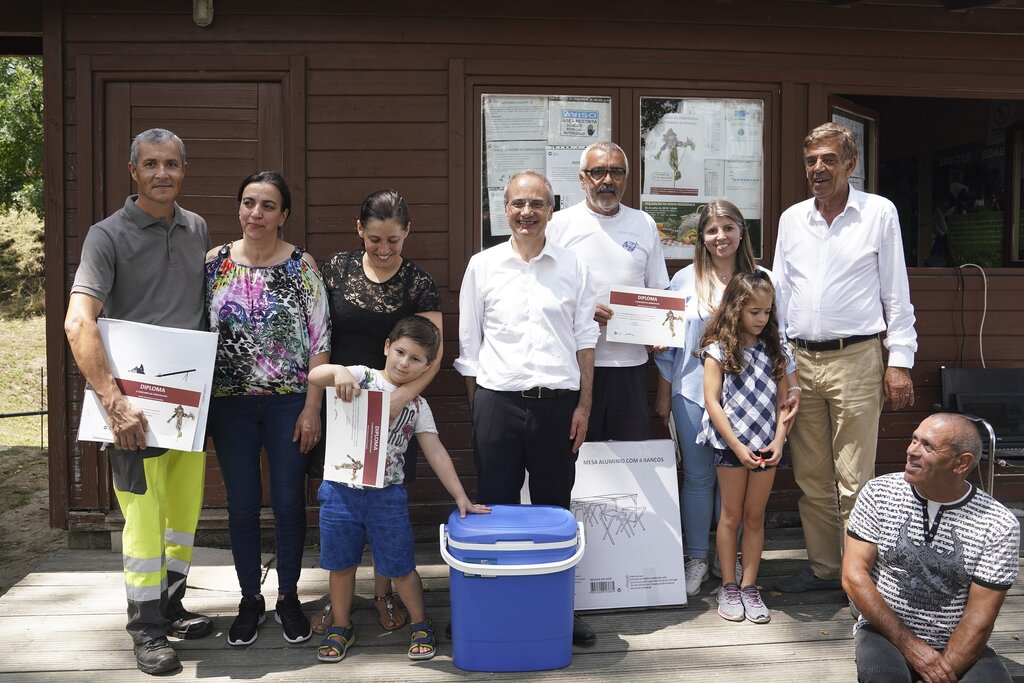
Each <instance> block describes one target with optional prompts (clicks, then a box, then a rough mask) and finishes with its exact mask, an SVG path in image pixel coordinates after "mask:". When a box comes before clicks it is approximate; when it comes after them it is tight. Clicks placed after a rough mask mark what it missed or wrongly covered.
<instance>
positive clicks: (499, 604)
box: [441, 505, 585, 671]
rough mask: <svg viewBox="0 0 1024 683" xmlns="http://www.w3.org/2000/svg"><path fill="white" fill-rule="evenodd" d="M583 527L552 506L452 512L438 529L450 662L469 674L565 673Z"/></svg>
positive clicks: (566, 511)
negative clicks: (448, 608) (447, 590)
mask: <svg viewBox="0 0 1024 683" xmlns="http://www.w3.org/2000/svg"><path fill="white" fill-rule="evenodd" d="M584 546H585V543H584V538H583V528H582V526H580V525H578V524H577V523H576V520H575V518H574V517H573V516H572V513H571V512H569V511H568V510H565V509H563V508H560V507H553V506H549V505H494V506H492V507H491V514H489V515H467V516H466V518H465V519H459V511H458V510H456V511H454V512H452V514H451V516H449V517H448V524H442V525H441V556H442V557H443V558H444V561H445V562H447V563H448V566H449V567H450V568H451V569H450V570H449V574H450V577H451V600H452V659H453V661H454V664H455V666H457V667H458V668H460V669H464V670H466V671H539V670H542V669H561V668H562V667H565V666H569V663H570V662H571V661H572V612H573V591H574V579H575V576H576V570H575V567H576V564H577V563H578V562H579V561H580V559H581V558H582V557H583V550H584Z"/></svg>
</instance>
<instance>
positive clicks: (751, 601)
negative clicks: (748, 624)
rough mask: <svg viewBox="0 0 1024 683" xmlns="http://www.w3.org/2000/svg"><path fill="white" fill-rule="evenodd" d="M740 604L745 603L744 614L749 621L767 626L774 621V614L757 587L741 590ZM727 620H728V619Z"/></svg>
mask: <svg viewBox="0 0 1024 683" xmlns="http://www.w3.org/2000/svg"><path fill="white" fill-rule="evenodd" d="M740 602H742V603H743V613H744V615H745V616H746V618H747V621H752V622H754V623H755V624H767V623H768V622H769V621H771V620H772V614H771V612H769V611H768V608H767V607H766V606H765V604H764V601H763V600H761V592H760V591H759V590H757V586H747V587H746V588H742V589H740ZM726 618H727V619H728V617H726Z"/></svg>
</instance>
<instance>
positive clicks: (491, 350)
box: [455, 171, 598, 644]
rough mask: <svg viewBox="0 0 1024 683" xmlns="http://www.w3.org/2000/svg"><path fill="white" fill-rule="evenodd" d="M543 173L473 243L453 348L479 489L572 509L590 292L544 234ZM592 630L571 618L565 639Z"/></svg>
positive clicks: (492, 496)
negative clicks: (501, 222) (504, 233)
mask: <svg viewBox="0 0 1024 683" xmlns="http://www.w3.org/2000/svg"><path fill="white" fill-rule="evenodd" d="M553 206H554V194H553V192H552V190H551V183H549V182H548V180H547V179H546V178H545V177H544V176H542V175H540V174H539V173H534V172H533V171H523V172H520V173H517V174H516V175H514V176H513V177H512V179H511V180H509V182H508V185H507V186H506V188H505V215H506V217H507V218H508V224H509V227H510V228H511V229H512V237H511V238H510V239H509V240H508V242H504V243H502V244H499V245H496V246H494V247H491V248H490V249H487V250H485V251H482V252H480V253H479V254H475V255H474V256H473V257H472V258H471V259H470V260H469V265H468V266H467V267H466V275H465V277H464V278H463V280H462V289H461V291H460V293H459V357H458V358H457V359H456V360H455V369H456V370H458V371H459V373H461V374H462V375H464V376H465V378H466V391H467V394H468V395H469V402H470V405H471V407H472V412H473V455H474V460H475V462H476V469H477V488H478V494H479V499H480V500H481V501H484V502H486V503H518V502H519V492H520V489H521V488H522V486H523V481H524V479H525V473H526V472H529V473H530V500H531V501H532V502H533V503H534V504H538V505H557V506H560V507H564V508H566V509H568V508H569V501H570V498H571V494H572V486H573V483H574V481H575V479H576V452H577V451H578V450H579V448H580V446H581V445H582V444H583V441H584V439H585V438H586V434H587V424H588V421H589V418H590V406H591V389H592V383H593V371H594V346H595V344H596V343H597V337H598V326H597V323H596V322H595V321H594V305H595V300H596V297H595V294H594V285H593V283H592V282H591V278H590V272H589V271H588V270H587V267H586V265H585V264H584V263H583V262H582V261H580V260H578V259H577V258H576V256H575V255H574V254H573V252H571V251H569V250H567V249H563V248H562V247H559V246H556V245H554V244H552V243H551V242H550V241H549V240H548V239H547V238H546V235H545V230H546V228H547V224H548V221H549V220H550V219H551V213H552V210H553ZM595 639H596V637H595V635H594V633H593V631H591V630H590V628H589V627H587V626H586V624H584V623H583V622H581V621H580V620H579V619H578V618H577V619H576V622H575V624H574V628H573V642H575V643H577V644H589V643H592V642H594V640H595Z"/></svg>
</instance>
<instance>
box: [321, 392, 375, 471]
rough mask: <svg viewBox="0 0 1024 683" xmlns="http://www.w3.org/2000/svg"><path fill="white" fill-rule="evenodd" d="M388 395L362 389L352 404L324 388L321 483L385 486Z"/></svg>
mask: <svg viewBox="0 0 1024 683" xmlns="http://www.w3.org/2000/svg"><path fill="white" fill-rule="evenodd" d="M389 396H390V392H387V391H373V390H369V389H364V390H362V391H360V392H359V395H358V396H356V397H354V398H353V399H352V400H351V401H343V400H341V399H340V398H338V396H337V394H336V393H335V391H334V387H327V395H326V396H325V397H324V400H325V401H327V443H326V444H325V449H324V479H327V480H328V481H338V482H342V483H344V484H355V485H357V486H364V487H368V488H382V487H383V486H384V469H385V465H386V464H387V457H388V409H389V407H390V405H391V401H390V398H389Z"/></svg>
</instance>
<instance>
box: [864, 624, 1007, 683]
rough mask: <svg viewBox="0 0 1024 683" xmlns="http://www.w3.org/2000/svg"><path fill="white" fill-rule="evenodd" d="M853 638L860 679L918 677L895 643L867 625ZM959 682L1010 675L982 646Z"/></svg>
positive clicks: (891, 682) (996, 680)
mask: <svg viewBox="0 0 1024 683" xmlns="http://www.w3.org/2000/svg"><path fill="white" fill-rule="evenodd" d="M853 642H854V644H855V645H856V648H855V654H854V657H855V659H856V661H857V680H858V681H860V683H901V682H902V681H906V682H907V683H912V681H917V680H920V676H918V675H917V673H916V672H915V671H914V670H913V669H911V668H910V664H908V663H907V660H906V659H904V657H903V653H901V652H900V651H899V650H898V649H897V648H896V646H895V645H893V644H892V643H891V642H889V640H888V639H887V638H886V637H885V636H883V635H882V634H881V633H879V632H878V631H876V630H875V629H874V627H872V626H870V625H865V626H862V627H861V628H860V629H858V630H857V635H855V636H854V638H853ZM957 680H958V681H960V682H961V683H972V682H976V683H1003V682H1005V683H1010V681H1011V678H1010V674H1009V672H1008V671H1007V670H1006V667H1005V666H1003V662H1002V661H1001V660H1000V659H999V655H997V654H996V653H995V651H993V650H992V648H991V647H988V646H986V647H985V649H984V650H983V651H982V653H981V657H980V658H979V659H978V661H976V662H975V663H974V665H973V666H971V668H970V669H968V670H967V671H965V672H964V673H963V675H962V676H959V677H958V678H957Z"/></svg>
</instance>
